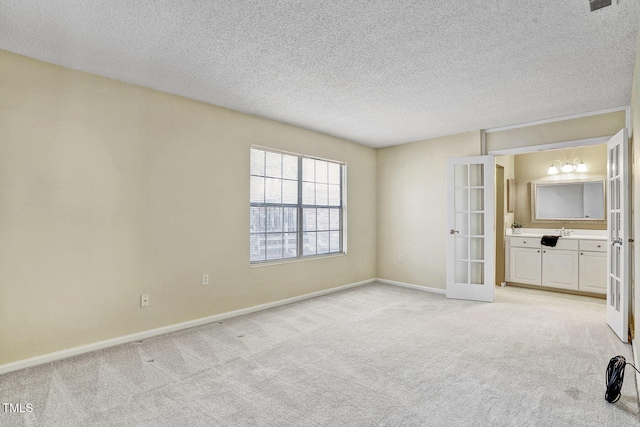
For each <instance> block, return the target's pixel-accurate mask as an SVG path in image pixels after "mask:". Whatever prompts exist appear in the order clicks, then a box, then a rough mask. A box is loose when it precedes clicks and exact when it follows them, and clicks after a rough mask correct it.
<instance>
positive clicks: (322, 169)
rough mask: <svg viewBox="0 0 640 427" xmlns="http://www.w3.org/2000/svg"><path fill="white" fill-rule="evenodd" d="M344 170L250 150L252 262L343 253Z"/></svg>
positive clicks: (335, 165)
mask: <svg viewBox="0 0 640 427" xmlns="http://www.w3.org/2000/svg"><path fill="white" fill-rule="evenodd" d="M343 169H344V166H343V165H342V164H340V163H337V162H331V161H327V160H320V159H314V158H310V157H302V156H297V155H294V154H288V153H281V152H276V151H267V150H263V149H259V148H252V149H251V195H250V200H251V207H250V209H251V219H250V225H249V232H250V253H251V262H252V263H259V262H265V261H271V260H281V259H290V258H301V257H306V256H313V255H322V254H333V253H341V252H343V233H342V231H343V222H344V221H343V200H342V199H343V197H342V180H343V175H344V172H343Z"/></svg>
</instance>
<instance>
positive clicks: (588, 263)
mask: <svg viewBox="0 0 640 427" xmlns="http://www.w3.org/2000/svg"><path fill="white" fill-rule="evenodd" d="M580 290H581V291H585V292H596V293H599V294H606V293H607V253H606V252H580Z"/></svg>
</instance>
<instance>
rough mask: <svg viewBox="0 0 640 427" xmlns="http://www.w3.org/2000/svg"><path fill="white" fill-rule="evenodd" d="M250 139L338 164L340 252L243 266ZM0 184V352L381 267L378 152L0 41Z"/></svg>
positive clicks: (301, 288)
mask: <svg viewBox="0 0 640 427" xmlns="http://www.w3.org/2000/svg"><path fill="white" fill-rule="evenodd" d="M251 144H259V145H262V146H267V147H273V148H277V149H281V150H291V151H294V152H298V153H300V152H302V153H305V154H308V155H313V156H319V157H322V158H328V159H333V160H338V161H342V162H346V164H347V170H348V189H347V190H348V212H347V221H348V237H347V239H348V240H347V242H348V255H347V256H340V257H333V258H323V259H316V260H306V261H302V262H294V263H289V264H281V265H270V266H265V267H257V268H251V267H250V265H249V229H248V223H249V207H248V206H249V147H250V145H251ZM0 196H1V200H2V203H0V286H1V290H2V296H1V297H0V343H1V344H0V364H4V363H8V362H12V361H16V360H20V359H24V358H28V357H31V356H37V355H42V354H46V353H49V352H53V351H57V350H62V349H67V348H70V347H74V346H79V345H83V344H88V343H91V342H96V341H100V340H105V339H109V338H114V337H118V336H122V335H125V334H130V333H134V332H138V331H143V330H148V329H152V328H157V327H161V326H165V325H170V324H175V323H178V322H183V321H187V320H191V319H196V318H200V317H204V316H209V315H213V314H217V313H221V312H226V311H230V310H234V309H239V308H244V307H249V306H254V305H258V304H261V303H267V302H271V301H276V300H281V299H284V298H288V297H293V296H297V295H302V294H307V293H310V292H314V291H319V290H324V289H328V288H332V287H336V286H339V285H344V284H348V283H353V282H357V281H361V280H366V279H370V278H374V277H375V276H376V205H377V201H376V197H377V196H376V151H375V150H374V149H371V148H368V147H364V146H361V145H357V144H354V143H350V142H346V141H343V140H339V139H336V138H333V137H329V136H326V135H323V134H319V133H315V132H311V131H307V130H303V129H300V128H296V127H293V126H288V125H285V124H280V123H276V122H273V121H269V120H263V119H259V118H256V117H252V116H248V115H244V114H240V113H237V112H233V111H229V110H226V109H223V108H218V107H214V106H211V105H207V104H203V103H199V102H195V101H191V100H187V99H184V98H180V97H177V96H173V95H169V94H166V93H161V92H157V91H153V90H149V89H145V88H141V87H137V86H133V85H128V84H125V83H121V82H117V81H114V80H109V79H106V78H102V77H98V76H94V75H90V74H86V73H82V72H78V71H73V70H69V69H65V68H62V67H58V66H54V65H50V64H46V63H43V62H39V61H36V60H32V59H28V58H25V57H22V56H18V55H15V54H11V53H8V52H5V51H0ZM203 273H209V274H210V281H211V284H210V285H208V286H202V285H201V284H200V280H201V275H202V274H203ZM143 293H148V294H150V296H151V305H150V307H148V308H144V309H141V308H140V307H139V298H140V295H141V294H143Z"/></svg>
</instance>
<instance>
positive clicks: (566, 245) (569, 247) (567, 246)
mask: <svg viewBox="0 0 640 427" xmlns="http://www.w3.org/2000/svg"><path fill="white" fill-rule="evenodd" d="M542 249H562V250H565V251H577V250H578V240H568V239H567V240H562V237H561V238H559V239H558V243H556V245H555V246H553V247H551V246H543V247H542Z"/></svg>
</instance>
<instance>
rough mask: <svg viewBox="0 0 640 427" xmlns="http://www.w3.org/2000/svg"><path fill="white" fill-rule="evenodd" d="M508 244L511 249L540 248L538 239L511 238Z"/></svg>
mask: <svg viewBox="0 0 640 427" xmlns="http://www.w3.org/2000/svg"><path fill="white" fill-rule="evenodd" d="M509 242H510V243H511V247H515V248H539V247H540V246H542V245H541V244H540V238H539V237H511V238H510V240H509Z"/></svg>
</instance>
